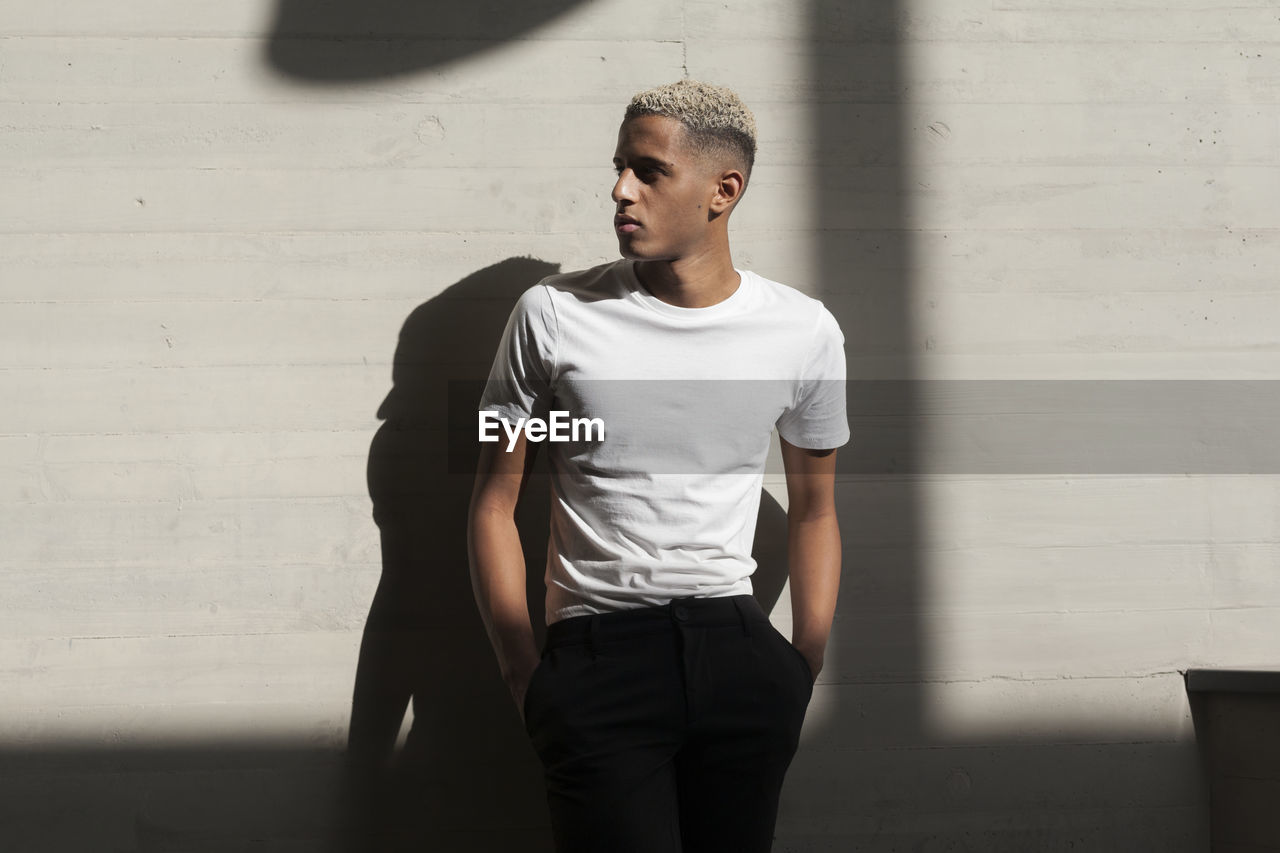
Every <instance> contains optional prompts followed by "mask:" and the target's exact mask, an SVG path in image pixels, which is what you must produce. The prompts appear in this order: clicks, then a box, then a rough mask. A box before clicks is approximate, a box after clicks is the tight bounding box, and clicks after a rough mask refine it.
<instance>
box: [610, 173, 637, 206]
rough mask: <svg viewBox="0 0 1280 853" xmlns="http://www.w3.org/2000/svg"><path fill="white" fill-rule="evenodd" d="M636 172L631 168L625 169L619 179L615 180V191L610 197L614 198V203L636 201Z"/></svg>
mask: <svg viewBox="0 0 1280 853" xmlns="http://www.w3.org/2000/svg"><path fill="white" fill-rule="evenodd" d="M634 182H635V172H632V171H631V170H630V169H623V170H622V172H621V173H620V174H619V175H618V180H616V181H614V182H613V192H612V193H610V194H609V195H610V197H611V198H613V203H614V204H622V202H624V201H626V202H633V201H635V194H634V193H633V191H632V190H633V188H634V186H635V183H634Z"/></svg>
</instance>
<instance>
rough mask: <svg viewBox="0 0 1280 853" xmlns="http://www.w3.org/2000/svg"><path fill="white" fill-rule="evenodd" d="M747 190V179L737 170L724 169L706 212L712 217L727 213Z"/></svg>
mask: <svg viewBox="0 0 1280 853" xmlns="http://www.w3.org/2000/svg"><path fill="white" fill-rule="evenodd" d="M746 188H747V178H746V176H745V175H743V174H742V172H741V171H740V170H738V169H725V170H724V171H722V172H721V173H720V175H719V178H718V179H717V181H716V187H715V192H714V194H713V195H712V196H711V203H710V205H709V207H710V210H709V211H708V212H709V213H711V215H713V216H718V215H720V214H722V213H728V212H729V211H730V210H731V209H732V208H733V206H734V205H735V204H737V203H738V199H739V198H741V197H742V193H743V191H744V190H745V189H746Z"/></svg>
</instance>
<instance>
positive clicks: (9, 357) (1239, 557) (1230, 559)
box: [0, 0, 1280, 853]
mask: <svg viewBox="0 0 1280 853" xmlns="http://www.w3.org/2000/svg"><path fill="white" fill-rule="evenodd" d="M0 32H3V33H4V34H5V36H4V38H3V39H0V125H2V126H3V128H4V133H3V134H0V173H2V174H3V184H4V188H5V191H4V192H3V193H0V258H2V259H3V263H2V264H0V269H2V272H0V302H2V303H3V308H2V310H0V395H2V399H4V401H5V405H4V407H3V408H2V409H0V472H2V476H0V519H2V520H3V521H2V526H0V532H2V533H3V536H2V537H0V539H2V541H3V543H4V544H3V547H0V574H2V575H3V579H4V586H3V589H4V593H3V595H0V791H3V792H4V799H3V802H4V803H5V805H4V806H0V846H3V847H4V848H5V849H13V850H29V851H61V850H68V851H80V850H85V849H108V848H109V849H120V850H131V849H145V850H159V851H165V850H174V851H176V850H185V851H191V850H199V851H205V850H208V851H214V850H216V851H227V850H250V849H252V850H262V849H268V850H274V849H289V850H331V849H334V848H335V845H337V846H340V847H341V846H345V848H346V849H351V850H367V849H377V847H378V846H380V847H381V848H383V849H403V848H409V847H412V846H415V845H416V846H417V847H418V848H419V849H440V850H466V851H486V850H494V851H498V850H501V851H510V850H521V851H546V850H549V849H550V846H549V845H550V842H549V836H548V833H547V820H546V815H545V807H544V806H543V804H542V803H541V800H540V796H541V791H540V789H539V782H538V775H537V767H536V759H535V758H534V756H533V755H532V752H531V750H530V749H529V748H528V746H527V744H526V743H525V741H524V739H523V732H522V731H521V730H520V724H519V719H518V716H517V714H516V712H515V709H514V707H512V706H511V704H510V701H509V699H508V698H507V697H506V696H505V693H504V688H503V685H502V683H501V681H500V679H499V677H498V673H497V668H496V665H495V664H494V661H493V658H492V654H491V652H490V650H489V648H488V644H487V641H486V640H485V638H484V635H483V631H482V630H480V629H479V626H478V619H477V617H476V616H475V612H474V606H473V605H472V603H471V598H470V586H469V580H468V578H467V569H466V558H465V547H464V545H465V543H464V542H463V541H462V540H461V538H460V537H461V535H462V527H461V524H462V522H463V520H464V519H465V500H466V495H467V494H468V492H469V489H470V480H469V478H468V477H465V476H462V475H458V474H456V473H450V466H449V465H448V464H447V461H448V460H446V459H445V455H446V453H445V451H444V450H443V448H444V447H445V446H446V444H447V442H446V441H445V439H444V435H445V433H446V432H447V424H448V418H449V388H450V387H451V383H453V382H454V381H455V380H459V379H469V378H474V377H475V376H477V375H481V376H482V375H483V373H484V371H485V370H486V369H487V366H488V361H489V359H490V357H491V355H492V351H493V345H494V342H495V341H496V337H497V335H498V333H499V332H500V331H501V328H502V324H503V322H504V320H505V317H506V314H507V311H508V310H509V309H510V306H511V304H512V302H513V301H514V299H515V297H516V296H517V295H518V294H519V293H520V292H521V291H522V290H523V289H524V288H525V287H527V286H529V285H530V284H532V283H533V282H534V281H536V280H537V279H538V278H540V277H542V276H544V275H547V274H549V273H551V272H554V271H556V270H557V269H564V270H568V269H575V268H580V267H583V266H588V265H592V264H596V263H600V262H603V261H606V260H609V259H611V258H613V257H615V256H616V255H615V245H614V240H613V237H612V235H611V233H610V230H609V220H610V215H611V211H612V204H611V202H610V200H609V198H608V191H609V187H610V186H611V184H612V180H613V172H612V168H611V163H610V160H611V157H612V152H613V145H614V139H615V134H616V127H617V123H618V121H619V119H620V117H621V110H622V107H623V105H624V104H625V102H626V100H627V99H628V98H629V97H630V95H631V94H632V93H633V92H635V91H636V90H639V89H641V88H645V87H648V86H651V85H655V84H658V83H662V82H668V81H671V80H674V79H678V78H680V77H682V76H686V75H688V76H693V77H698V78H704V79H709V80H712V81H715V82H720V83H724V84H727V85H729V86H732V87H734V88H735V89H737V90H738V91H739V92H740V93H741V94H742V95H743V96H744V98H745V99H746V100H747V101H748V103H750V104H751V105H752V107H753V108H754V109H755V111H756V114H757V118H758V121H759V125H760V131H761V139H760V156H759V160H758V162H757V167H756V170H755V173H754V175H753V180H752V184H751V188H750V191H749V192H748V194H747V195H746V197H745V198H744V201H743V206H742V208H741V209H740V210H739V211H738V212H737V213H735V215H734V220H735V230H734V241H735V261H736V262H737V264H738V265H739V266H740V267H743V268H751V269H754V270H755V271H757V272H759V273H761V274H763V275H766V276H768V277H770V278H774V279H777V280H780V281H783V282H787V283H790V284H793V285H794V286H796V287H799V288H801V289H803V290H805V291H806V292H808V293H811V294H813V295H815V296H818V297H820V298H822V299H823V300H824V301H825V302H826V303H827V305H828V306H829V307H830V308H831V310H832V311H833V312H834V313H835V315H836V317H837V318H838V319H839V321H840V323H841V325H842V327H843V329H844V331H845V335H846V340H847V344H846V349H847V354H848V359H849V375H850V378H851V379H853V380H856V381H866V382H873V381H887V382H889V383H890V386H872V385H858V384H857V382H854V383H851V386H850V388H851V393H853V392H854V391H855V390H857V391H858V392H859V393H860V394H861V393H863V392H865V393H866V394H869V395H872V397H871V398H870V399H878V398H875V397H874V394H877V393H880V390H877V389H882V387H890V388H891V393H889V394H888V398H889V399H891V400H892V401H893V403H892V411H889V410H888V409H883V408H877V406H876V405H872V404H867V403H865V400H866V399H868V398H866V397H860V398H859V399H860V400H863V401H864V404H863V405H862V406H861V408H859V407H858V406H857V405H856V403H857V402H858V401H854V400H851V406H852V408H851V411H852V412H853V414H854V417H853V424H852V425H853V439H852V443H851V445H850V447H849V448H846V450H844V451H842V452H841V458H842V463H841V475H840V481H839V486H838V498H839V501H840V505H841V513H842V525H843V534H844V544H845V561H844V565H845V570H844V579H843V592H842V599H841V604H840V610H839V613H838V618H837V622H836V627H835V633H834V635H833V638H832V641H831V647H830V649H829V651H828V655H827V661H826V668H825V670H824V672H823V673H822V675H821V677H820V679H819V684H818V686H817V688H816V689H815V692H814V698H813V703H812V705H811V707H810V715H809V719H808V722H807V726H806V732H805V742H804V745H803V747H802V750H801V753H800V754H799V755H798V757H797V759H796V761H795V764H794V765H793V769H792V773H791V777H790V780H789V783H788V788H787V790H786V792H785V794H784V801H783V808H782V814H781V817H780V821H779V827H778V841H777V845H776V849H778V850H794V851H799V850H805V851H828V850H829V851H837V850H839V851H845V850H850V849H859V850H868V851H880V850H885V851H888V850H896V849H917V850H925V851H933V850H972V851H983V853H988V852H989V851H1017V852H1018V853H1023V852H1024V851H1027V850H1066V849H1076V850H1080V849H1084V850H1091V851H1110V850H1117V851H1139V850H1159V851H1184V850H1185V851H1199V850H1205V849H1207V830H1206V827H1205V818H1204V799H1205V795H1204V790H1203V785H1202V784H1201V780H1200V773H1199V769H1198V767H1197V761H1196V754H1195V731H1194V729H1193V727H1192V723H1191V717H1190V712H1189V709H1188V705H1187V700H1186V695H1185V692H1184V691H1183V688H1182V683H1181V678H1180V676H1179V671H1180V670H1182V669H1185V668H1186V667H1188V666H1193V665H1198V666H1248V665H1255V666H1256V665H1263V664H1267V663H1274V662H1275V661H1276V651H1275V650H1276V648H1277V646H1278V645H1280V644H1278V643H1277V640H1278V639H1280V638H1278V637H1277V632H1276V629H1275V628H1274V627H1273V626H1274V625H1275V624H1277V616H1280V614H1278V613H1277V608H1278V607H1280V587H1277V585H1276V583H1275V581H1274V571H1273V566H1274V563H1275V546H1274V542H1275V540H1276V538H1277V533H1280V530H1278V525H1280V521H1278V519H1280V512H1278V511H1277V505H1278V504H1277V491H1276V489H1277V484H1276V480H1275V479H1274V477H1273V476H1272V475H1274V474H1275V473H1276V471H1275V470H1268V469H1267V467H1266V466H1265V465H1263V466H1261V467H1258V468H1256V469H1251V468H1249V467H1248V466H1247V465H1246V466H1245V467H1244V468H1243V469H1233V468H1231V469H1229V468H1228V467H1224V466H1222V465H1218V466H1216V467H1215V465H1213V464H1199V463H1201V462H1203V460H1204V459H1205V458H1206V456H1205V454H1204V453H1202V452H1200V450H1198V449H1197V447H1195V446H1187V445H1178V444H1176V442H1175V443H1174V444H1172V445H1171V446H1170V448H1169V453H1168V454H1167V455H1160V454H1156V455H1155V457H1156V459H1157V460H1166V461H1165V462H1163V463H1162V462H1159V461H1157V462H1156V463H1154V464H1150V465H1143V466H1138V467H1134V466H1126V465H1124V464H1123V462H1121V463H1118V464H1117V463H1114V456H1115V454H1112V455H1111V456H1109V457H1107V458H1108V459H1110V460H1111V461H1109V462H1107V464H1105V465H1104V464H1099V465H1095V466H1090V465H1088V464H1081V463H1080V456H1079V455H1078V454H1077V455H1074V456H1073V455H1071V454H1070V453H1064V452H1062V450H1061V448H1062V446H1063V443H1064V442H1070V441H1071V440H1072V439H1073V437H1074V438H1076V439H1078V438H1079V436H1080V435H1081V432H1080V431H1079V430H1078V429H1076V426H1078V424H1077V423H1076V422H1075V421H1074V420H1073V419H1072V417H1071V416H1072V415H1073V414H1074V413H1075V412H1074V410H1073V409H1072V408H1071V407H1069V406H1068V405H1067V404H1065V403H1062V404H1059V406H1058V407H1057V409H1056V410H1055V407H1054V405H1053V400H1054V399H1055V398H1054V397H1053V396H1052V395H1048V397H1047V398H1046V395H1045V394H1044V393H1043V387H1041V386H1042V385H1043V383H1046V382H1049V381H1057V380H1090V381H1093V382H1096V383H1099V385H1098V387H1107V386H1106V383H1109V382H1114V381H1119V380H1143V381H1146V380H1151V381H1154V380H1173V379H1180V380H1192V379H1194V380H1204V381H1210V382H1212V381H1218V380H1230V379H1235V380H1240V379H1254V380H1259V379H1275V378H1280V345H1278V344H1277V342H1276V339H1275V334H1274V330H1275V329H1276V328H1280V295H1277V294H1278V293H1280V292H1278V291H1277V290H1276V288H1275V286H1274V285H1275V276H1274V273H1273V272H1272V270H1274V269H1276V268H1280V249H1277V248H1276V246H1277V244H1276V241H1275V240H1274V239H1271V237H1272V236H1273V235H1274V234H1275V229H1276V228H1277V227H1280V219H1278V218H1277V216H1278V214H1277V211H1278V210H1280V208H1278V207H1277V206H1276V204H1275V198H1276V197H1277V190H1280V173H1278V172H1277V167H1276V165H1275V153H1276V151H1277V150H1280V125H1278V124H1277V123H1276V120H1275V116H1274V110H1275V105H1276V103H1277V101H1280V88H1278V85H1280V84H1278V83H1277V81H1278V80H1280V65H1278V63H1280V52H1278V51H1277V49H1276V48H1277V42H1278V41H1280V18H1278V17H1277V15H1276V12H1275V8H1274V4H1272V3H1270V2H1264V0H1254V2H1247V3H1241V2H1234V3H1226V2H1222V3H1204V2H1195V3H1192V2H1189V0H1178V2H1169V0H1165V1H1164V2H1160V3H1156V2H1154V0H1152V2H1147V0H1128V2H1124V3H1100V2H1087V0H1053V2H1050V1H1049V0H1000V2H995V3H992V2H989V0H982V2H976V0H961V2H942V0H933V2H924V0H917V2H902V3H898V4H894V3H891V2H878V0H877V2H873V1H872V0H866V2H837V0H807V2H804V3H794V2H783V0H753V2H746V3H723V2H703V0H655V2H652V3H648V4H645V5H644V6H643V7H637V6H636V5H635V4H626V3H622V2H615V0H588V2H572V0H537V1H536V2H526V3H522V4H516V3H508V2H504V1H503V0H489V2H483V3H476V4H446V3H444V2H429V3H419V4H399V3H392V2H389V0H381V2H375V3H367V2H366V3H358V4H357V3H354V2H345V0H324V2H320V1H319V0H316V2H302V0H278V2H277V3H275V4H272V3H268V2H246V0H235V2H222V3H197V4H191V3H187V4H178V5H175V4H170V3H159V2H151V0H130V2H126V3H124V4H116V5H114V6H111V5H108V6H103V5H101V4H91V3H87V2H82V1H81V0H65V1H64V2H58V3H35V2H9V3H6V4H3V5H2V6H0ZM1014 379H1017V380H1023V381H1027V382H1029V383H1030V385H1029V386H1028V387H1029V388H1031V389H1032V390H1031V391H1030V392H1029V393H1030V394H1031V397H1032V398H1034V400H1035V401H1036V406H1038V407H1039V408H1036V409H1034V412H1033V413H1034V414H1036V415H1037V417H1039V418H1040V420H1036V419H1035V418H1028V419H1027V420H1026V424H1028V426H1027V428H1026V429H1021V428H1018V429H1011V428H1009V426H1008V424H1009V421H1008V420H1007V419H1006V417H1005V416H1008V415H1011V414H1012V415H1020V416H1025V415H1027V413H1028V412H1029V411H1032V410H1031V409H1028V408H1027V407H1026V406H1023V407H1022V408H1019V402H1020V401H1022V400H1023V398H1021V397H1019V396H1017V395H1012V396H1010V395H1008V394H1004V395H1001V394H995V395H994V396H992V395H990V394H988V395H987V396H985V397H984V396H982V393H985V392H981V391H980V388H981V385H980V384H979V385H975V384H971V383H974V382H980V381H989V380H1014ZM926 380H928V381H930V382H933V383H936V384H930V382H926ZM952 383H955V384H952ZM1037 389H1038V390H1037ZM989 390H990V389H988V391H989ZM975 394H977V395H978V396H976V397H975V396H974V395H975ZM996 399H998V402H999V405H995V403H993V402H992V401H993V400H996ZM1046 399H1048V403H1047V404H1046V403H1045V400H1046ZM1059 399H1067V398H1059ZM1072 399H1074V398H1072ZM1187 399H1188V401H1191V402H1188V403H1187V406H1191V405H1192V404H1193V402H1194V401H1195V400H1198V399H1201V398H1199V397H1195V396H1194V395H1189V396H1188V398H1187ZM1108 411H1110V410H1108ZM1262 423H1263V421H1262V420H1260V419H1257V418H1255V419H1254V420H1250V421H1248V426H1247V428H1246V430H1245V431H1244V432H1243V433H1241V441H1243V442H1245V444H1248V443H1249V442H1253V441H1256V440H1257V438H1258V435H1259V431H1260V430H1262V429H1263V427H1262V426H1260V424H1262ZM1093 425H1094V426H1097V423H1096V421H1095V422H1093ZM1182 438H1183V439H1185V438H1186V436H1185V434H1182ZM1201 438H1202V439H1203V441H1204V442H1209V443H1212V442H1213V441H1218V440H1220V438H1215V436H1214V434H1205V435H1202V436H1201ZM1201 449H1202V448H1201ZM1121 457H1122V459H1123V454H1121ZM1086 458H1087V457H1086ZM1209 458H1215V459H1216V458H1218V457H1213V456H1212V455H1211V454H1210V456H1209ZM1166 469H1167V470H1166ZM767 489H768V491H769V494H770V497H771V498H772V500H766V501H765V508H764V513H763V514H762V519H761V527H760V530H761V534H760V541H759V544H758V551H759V552H760V553H759V556H760V558H761V564H762V578H761V581H762V582H761V584H760V590H761V593H762V597H764V598H766V600H768V601H772V600H773V599H774V598H776V599H777V604H776V607H775V608H774V611H773V613H774V616H775V621H776V622H777V623H778V625H779V626H780V627H782V628H784V629H786V628H787V627H788V626H789V621H790V620H789V615H788V603H787V602H788V599H787V595H786V593H785V589H784V588H783V587H782V576H781V574H780V569H781V568H782V567H781V565H780V563H779V556H778V555H779V554H780V553H784V551H783V550H782V549H781V548H780V537H781V536H782V535H784V533H785V523H783V524H779V519H780V517H781V513H782V511H783V509H784V508H785V490H784V489H783V486H782V482H781V480H780V479H778V478H777V477H771V478H770V479H769V481H768V483H767ZM531 493H532V494H533V495H534V497H533V499H532V500H531V501H530V506H529V507H527V509H526V515H525V518H524V522H525V526H526V529H528V530H530V531H533V532H534V534H535V535H536V532H537V531H538V529H539V526H540V525H545V501H544V502H543V504H542V505H541V506H540V505H539V502H538V494H539V492H538V489H533V490H531ZM540 513H542V515H540ZM531 548H532V553H531V555H530V564H531V565H535V566H536V565H537V563H536V560H537V551H538V549H537V547H536V543H535V544H534V545H533V546H531ZM766 570H767V571H766ZM539 574H540V572H539V571H538V570H537V569H536V568H535V570H534V571H532V572H531V575H532V578H531V598H532V600H533V602H534V604H535V606H536V605H537V604H538V601H539V599H538V595H537V591H536V589H533V587H535V586H536V584H537V581H538V580H539V577H538V575H539ZM538 616H540V614H539V613H536V612H535V618H537V617H538ZM349 744H350V748H348V745H349ZM71 816H75V819H74V820H73V819H71ZM369 839H377V842H376V844H375V843H374V842H370V841H369Z"/></svg>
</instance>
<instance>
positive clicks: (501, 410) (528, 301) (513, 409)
mask: <svg viewBox="0 0 1280 853" xmlns="http://www.w3.org/2000/svg"><path fill="white" fill-rule="evenodd" d="M556 331H557V329H556V322H555V308H554V306H553V305H552V304H551V292H550V288H548V287H547V286H546V285H543V284H536V285H534V286H533V287H531V288H529V289H528V290H526V291H525V292H524V293H523V294H521V296H520V298H519V299H518V300H516V304H515V307H514V308H513V309H512V310H511V316H510V317H509V318H508V319H507V327H506V329H504V330H503V332H502V340H501V342H500V343H499V344H498V352H497V354H496V355H495V356H494V358H493V367H492V368H491V369H490V371H489V379H488V381H487V382H485V388H484V395H483V396H482V397H481V398H480V411H482V412H483V411H490V412H497V413H498V415H499V416H500V417H503V418H506V419H507V420H510V421H515V420H516V419H518V418H530V417H535V416H536V417H545V416H546V413H547V411H548V409H549V408H550V403H551V396H552V393H553V389H552V380H553V377H554V376H555V356H556Z"/></svg>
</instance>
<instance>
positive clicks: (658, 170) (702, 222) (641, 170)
mask: <svg viewBox="0 0 1280 853" xmlns="http://www.w3.org/2000/svg"><path fill="white" fill-rule="evenodd" d="M684 134H685V129H684V125H682V124H680V122H678V121H676V120H675V119H673V118H668V117H666V116H652V115H650V116H637V117H636V118H633V119H630V120H628V121H624V122H623V123H622V127H621V128H619V129H618V148H617V150H616V151H615V152H614V155H613V166H614V169H615V170H617V172H618V180H617V182H616V183H615V184H614V185H613V193H612V197H613V202H614V204H615V205H617V209H616V215H615V217H614V222H613V224H614V232H615V233H616V234H617V235H618V250H619V251H620V252H621V253H622V256H623V257H624V258H633V259H635V260H643V261H660V260H661V261H669V260H676V259H679V258H683V257H687V256H689V255H691V254H695V253H696V252H697V251H699V250H700V249H701V248H702V247H703V246H704V244H705V242H706V241H707V239H708V238H709V236H710V233H711V230H710V224H709V223H710V217H709V216H708V204H709V202H710V200H711V198H712V196H713V195H714V194H715V189H716V176H715V175H713V174H712V170H711V169H710V168H709V167H708V166H707V164H706V163H705V162H704V161H703V160H702V159H701V158H699V157H698V156H697V154H696V153H694V152H693V151H691V150H689V148H688V147H687V146H686V144H685V141H684Z"/></svg>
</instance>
